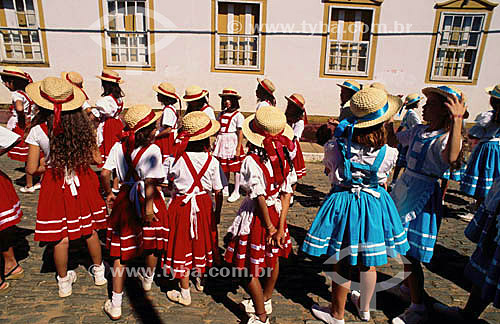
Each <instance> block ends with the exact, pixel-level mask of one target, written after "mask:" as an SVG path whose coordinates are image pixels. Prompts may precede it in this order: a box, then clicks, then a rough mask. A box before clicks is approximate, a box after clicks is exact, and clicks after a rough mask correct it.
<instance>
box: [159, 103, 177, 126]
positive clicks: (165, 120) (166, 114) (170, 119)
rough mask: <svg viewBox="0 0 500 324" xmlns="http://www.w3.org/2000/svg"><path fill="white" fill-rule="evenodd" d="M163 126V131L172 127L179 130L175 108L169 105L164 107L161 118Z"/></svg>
mask: <svg viewBox="0 0 500 324" xmlns="http://www.w3.org/2000/svg"><path fill="white" fill-rule="evenodd" d="M161 126H162V129H161V130H160V132H161V131H163V130H164V129H165V128H168V127H172V128H177V114H176V113H175V107H174V106H172V105H169V106H167V107H163V114H162V116H161Z"/></svg>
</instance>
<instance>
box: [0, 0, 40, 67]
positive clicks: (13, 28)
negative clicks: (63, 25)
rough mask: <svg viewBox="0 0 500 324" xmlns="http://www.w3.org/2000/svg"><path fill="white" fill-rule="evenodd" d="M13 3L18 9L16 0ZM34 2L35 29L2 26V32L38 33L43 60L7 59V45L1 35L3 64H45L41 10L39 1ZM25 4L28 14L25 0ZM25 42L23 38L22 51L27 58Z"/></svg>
mask: <svg viewBox="0 0 500 324" xmlns="http://www.w3.org/2000/svg"><path fill="white" fill-rule="evenodd" d="M12 2H13V5H14V8H16V6H17V5H16V0H12ZM32 2H33V8H34V10H35V20H36V21H35V25H36V26H35V27H10V26H7V27H3V26H2V31H18V32H21V31H29V32H37V33H38V40H39V43H40V54H41V58H38V59H35V58H33V59H27V58H19V57H14V58H8V57H7V51H6V49H5V43H4V36H3V35H0V47H1V50H0V56H1V58H0V61H1V62H2V63H23V64H24V63H34V64H39V63H45V48H44V42H43V39H42V33H41V31H40V16H39V9H38V1H37V0H32ZM23 4H24V8H25V12H26V0H23ZM22 44H23V42H22V37H21V47H22V51H23V56H25V55H26V54H25V53H24V45H22ZM11 46H14V45H11Z"/></svg>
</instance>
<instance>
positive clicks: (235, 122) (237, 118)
mask: <svg viewBox="0 0 500 324" xmlns="http://www.w3.org/2000/svg"><path fill="white" fill-rule="evenodd" d="M233 113H234V111H233V112H230V113H224V114H222V115H220V116H219V121H220V119H221V117H222V116H224V115H229V116H230V115H232V114H233ZM244 121H245V116H243V114H242V113H240V112H238V113H236V115H234V117H233V119H231V123H229V126H228V128H227V132H228V133H236V131H237V130H238V129H241V128H242V127H243V122H244Z"/></svg>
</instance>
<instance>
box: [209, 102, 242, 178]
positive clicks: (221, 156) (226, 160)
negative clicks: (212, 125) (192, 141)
mask: <svg viewBox="0 0 500 324" xmlns="http://www.w3.org/2000/svg"><path fill="white" fill-rule="evenodd" d="M244 120H245V117H243V114H242V113H240V112H239V111H237V110H236V111H233V112H224V113H223V114H222V115H220V117H219V122H220V131H219V134H218V135H217V138H216V140H215V145H214V151H213V152H212V154H213V155H214V156H215V157H216V158H217V159H218V160H219V162H220V164H221V166H222V170H223V171H224V173H227V172H240V169H241V162H242V161H243V159H244V158H245V152H244V151H243V146H241V147H240V151H239V152H236V148H237V146H238V134H237V133H236V131H237V130H238V129H241V128H242V127H243V122H244Z"/></svg>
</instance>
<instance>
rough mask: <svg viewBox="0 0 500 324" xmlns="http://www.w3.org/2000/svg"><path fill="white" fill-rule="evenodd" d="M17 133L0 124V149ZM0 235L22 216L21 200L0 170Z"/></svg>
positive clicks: (16, 137)
mask: <svg viewBox="0 0 500 324" xmlns="http://www.w3.org/2000/svg"><path fill="white" fill-rule="evenodd" d="M18 138H19V135H17V134H15V133H14V132H12V131H10V130H8V129H6V128H4V127H1V126H0V149H2V150H3V149H6V148H8V147H10V146H11V145H12V144H14V143H15V142H16V141H17V140H18ZM0 195H1V196H2V199H0V235H2V231H3V230H5V229H7V228H9V227H11V226H14V225H16V224H18V223H19V222H20V221H21V217H22V216H23V211H22V210H21V202H20V201H19V197H18V196H17V193H16V189H14V186H13V185H12V181H11V180H10V178H9V176H7V175H6V174H5V173H3V172H2V171H0Z"/></svg>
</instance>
